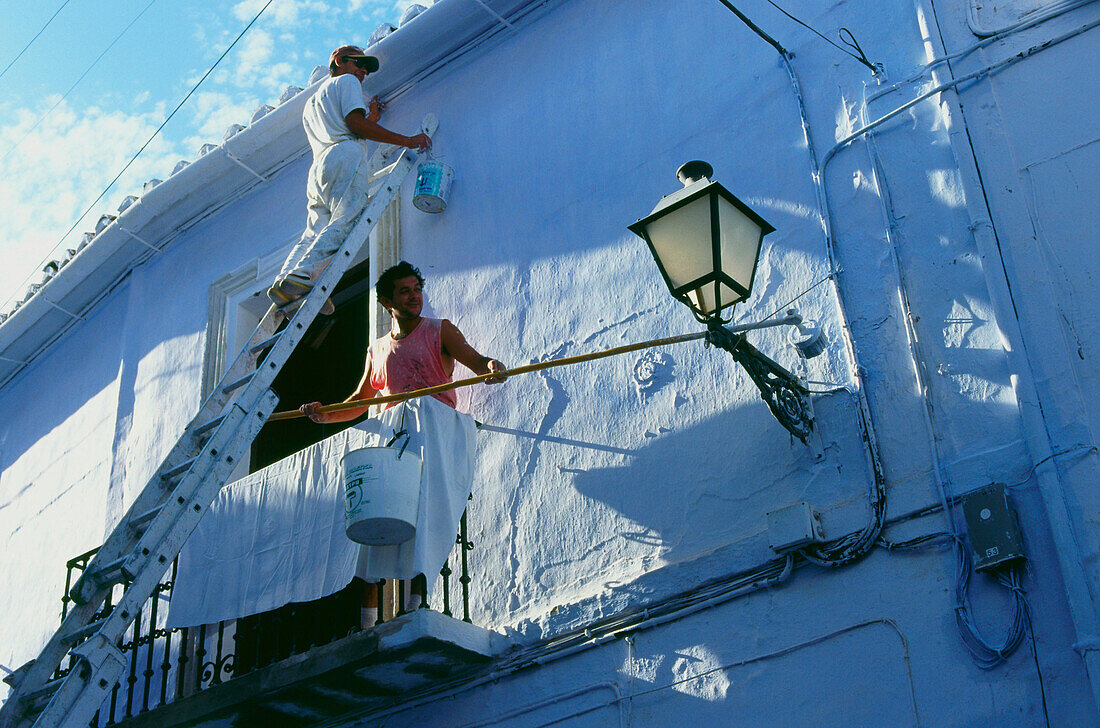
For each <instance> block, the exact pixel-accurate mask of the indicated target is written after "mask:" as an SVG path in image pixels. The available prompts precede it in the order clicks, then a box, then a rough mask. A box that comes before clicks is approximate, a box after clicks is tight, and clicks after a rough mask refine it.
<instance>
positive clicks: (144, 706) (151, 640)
mask: <svg viewBox="0 0 1100 728" xmlns="http://www.w3.org/2000/svg"><path fill="white" fill-rule="evenodd" d="M149 601H150V602H152V604H151V605H150V607H149V636H148V639H147V641H146V643H145V645H146V649H145V670H143V671H142V673H141V674H142V676H143V677H144V678H145V685H144V686H143V687H142V691H141V712H142V713H144V712H145V711H147V710H149V688H150V686H151V685H152V684H153V675H156V674H157V673H156V670H154V669H153V649H154V648H155V647H156V645H157V606H158V605H159V603H160V585H159V584H158V585H157V588H156V589H154V590H153V596H152V597H151V598H150V600H149Z"/></svg>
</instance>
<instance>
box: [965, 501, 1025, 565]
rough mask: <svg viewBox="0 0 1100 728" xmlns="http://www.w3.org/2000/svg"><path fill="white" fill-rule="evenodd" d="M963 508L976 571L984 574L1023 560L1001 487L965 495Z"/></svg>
mask: <svg viewBox="0 0 1100 728" xmlns="http://www.w3.org/2000/svg"><path fill="white" fill-rule="evenodd" d="M962 507H963V515H964V516H965V517H966V531H967V533H968V534H969V535H970V545H971V547H972V548H973V549H974V554H975V556H976V557H977V558H976V561H975V562H974V568H975V569H977V570H978V571H984V570H986V569H992V568H993V567H994V566H999V565H1001V564H1003V563H1005V562H1008V561H1013V560H1015V559H1022V558H1024V541H1023V538H1022V536H1021V535H1020V524H1019V522H1018V521H1017V520H1016V511H1015V510H1013V508H1012V504H1011V503H1009V500H1008V490H1007V489H1006V488H1005V486H1004V484H1003V483H991V484H990V485H987V486H985V487H984V488H979V489H978V490H974V491H971V492H969V493H967V494H966V495H964V496H963V497H962Z"/></svg>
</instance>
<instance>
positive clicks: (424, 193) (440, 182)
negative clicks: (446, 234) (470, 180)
mask: <svg viewBox="0 0 1100 728" xmlns="http://www.w3.org/2000/svg"><path fill="white" fill-rule="evenodd" d="M454 178H455V171H454V170H453V169H452V168H451V166H450V165H447V164H443V162H424V163H423V164H421V165H420V169H418V170H417V171H416V189H414V190H413V204H414V205H416V209H418V210H423V211H424V212H443V211H444V210H446V209H447V195H449V194H450V192H451V183H452V182H453V181H454Z"/></svg>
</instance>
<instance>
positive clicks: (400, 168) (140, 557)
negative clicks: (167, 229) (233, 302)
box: [57, 153, 415, 719]
mask: <svg viewBox="0 0 1100 728" xmlns="http://www.w3.org/2000/svg"><path fill="white" fill-rule="evenodd" d="M414 160H415V155H413V154H411V153H403V154H402V155H401V157H400V158H399V159H398V161H397V162H396V163H395V165H394V169H393V171H392V172H390V174H389V175H387V177H386V178H385V179H384V180H383V186H382V187H381V188H380V189H379V191H378V193H376V194H375V196H374V197H373V198H372V199H371V202H370V203H368V205H367V208H366V209H365V210H364V212H363V213H362V215H361V217H360V220H359V221H358V222H357V223H356V225H355V226H354V227H353V228H352V230H351V232H350V233H349V234H348V237H347V239H346V240H345V243H344V245H343V246H342V247H341V249H340V251H339V252H338V253H337V255H336V258H335V259H334V261H333V263H332V264H331V265H330V266H329V267H328V269H326V271H325V273H324V274H323V275H322V276H321V279H319V280H318V282H317V286H316V289H315V290H316V292H317V294H318V295H314V294H313V293H312V292H311V294H310V295H309V296H308V297H307V298H308V299H310V300H307V301H306V303H304V304H303V305H302V306H301V307H300V308H299V311H298V312H297V313H296V315H295V316H294V317H293V319H292V320H291V325H290V326H289V327H288V333H286V334H284V335H283V336H282V337H280V339H279V341H278V342H277V343H276V344H275V346H274V347H272V349H271V350H270V351H269V353H268V356H267V358H266V359H265V361H264V363H265V365H267V366H263V367H261V368H260V370H258V371H257V376H256V377H255V378H254V379H253V381H251V382H249V384H247V385H245V387H244V388H243V390H242V391H241V392H240V393H239V395H238V397H237V400H236V402H235V403H234V406H233V407H232V409H233V410H234V411H235V412H236V413H241V414H238V417H241V415H243V409H241V407H240V404H241V403H242V400H245V401H246V400H248V399H251V398H252V396H253V394H252V391H251V390H254V389H259V388H260V387H266V386H268V385H270V383H271V381H273V380H274V379H275V377H276V376H277V375H278V372H279V371H280V370H281V368H282V364H283V363H285V360H286V359H287V358H289V356H290V354H291V353H293V351H294V348H295V347H296V346H297V344H298V343H299V342H300V341H301V338H302V337H303V336H304V335H305V333H306V330H307V329H308V322H309V321H311V320H312V318H313V317H314V316H316V315H317V313H318V312H319V311H320V308H321V306H322V305H323V304H324V299H325V298H327V296H328V293H329V290H330V289H331V288H332V287H335V284H336V283H337V282H338V281H339V280H340V278H341V277H343V274H344V272H346V270H347V267H348V265H349V264H350V261H351V260H352V259H353V258H354V256H355V253H356V252H358V250H359V248H361V247H362V245H363V244H364V243H365V242H366V240H367V238H368V236H369V235H370V232H371V230H373V228H374V227H375V225H376V224H377V220H378V217H379V216H380V214H381V212H382V211H384V210H385V208H386V207H387V206H388V205H389V204H390V203H391V202H392V201H393V198H394V197H395V196H396V194H397V192H398V190H399V189H400V186H401V183H402V182H403V181H404V178H405V177H406V176H407V175H408V173H409V172H410V171H411V170H412V169H413V166H414ZM310 309H313V310H310ZM269 313H271V312H269ZM265 318H266V317H265ZM258 328H259V327H258ZM255 338H258V337H257V336H256V335H255V334H254V335H253V336H252V337H250V341H251V340H252V339H255ZM243 351H247V348H246V349H244V350H243ZM223 379H224V377H223ZM274 408H275V404H272V405H271V407H270V409H269V410H268V411H267V412H266V414H265V415H264V418H263V420H262V421H259V422H258V424H257V426H256V427H255V430H256V432H255V433H253V434H252V437H251V438H249V439H248V443H247V444H245V445H244V447H247V445H248V444H250V443H251V442H252V440H253V439H255V434H256V433H258V432H259V429H260V428H261V427H262V426H263V421H266V415H268V414H270V412H271V411H274ZM234 419H237V418H234ZM226 424H228V423H223V424H222V425H221V426H220V427H219V428H218V430H217V431H216V433H215V436H214V437H212V438H211V440H210V441H209V442H208V445H207V446H206V447H204V448H203V450H202V453H201V454H200V456H199V458H200V461H202V462H199V461H197V462H196V463H195V466H193V467H192V471H191V473H189V474H188V475H186V476H184V479H183V480H182V481H181V482H180V484H179V486H177V488H176V489H174V490H173V492H172V493H171V494H170V495H169V499H176V501H177V505H182V504H180V503H179V500H180V499H184V500H185V501H186V502H187V503H188V504H189V506H190V507H189V508H186V509H180V510H179V513H178V514H177V517H175V518H173V517H172V514H171V513H170V512H169V511H168V510H167V509H166V510H165V511H163V512H162V513H161V514H160V515H158V516H157V517H156V518H154V519H153V521H152V523H150V525H149V528H148V529H147V530H146V531H145V533H144V534H143V535H142V538H141V539H139V540H138V544H137V546H136V547H134V548H133V550H132V551H131V553H130V555H129V558H128V559H127V562H126V565H125V566H124V567H123V568H124V569H125V570H126V571H127V572H129V573H131V574H133V576H134V582H133V583H132V584H131V585H130V587H129V589H127V592H126V594H124V595H123V599H122V600H120V602H119V604H118V605H116V607H115V610H114V612H113V614H116V615H119V618H118V619H117V620H112V621H111V622H110V623H107V624H105V625H104V626H103V627H102V628H101V629H100V633H101V634H106V635H109V636H114V635H113V633H114V632H115V631H116V630H121V631H125V629H126V628H127V627H128V626H129V623H130V621H132V620H130V619H129V617H130V616H131V614H132V613H135V612H136V609H137V608H139V607H140V604H137V603H136V602H135V603H134V605H132V609H127V610H123V609H121V605H122V602H123V600H127V595H129V594H130V593H131V592H133V593H134V594H135V595H140V593H141V591H142V590H143V586H145V585H144V584H143V583H141V582H142V581H144V580H139V578H138V576H139V574H143V573H153V572H154V571H155V570H150V569H148V568H143V567H142V564H143V563H148V562H150V561H152V560H153V559H159V560H161V561H162V562H165V568H167V563H170V562H171V559H172V558H174V557H175V556H176V555H177V554H178V552H179V549H181V548H182V546H183V542H184V541H185V540H186V538H187V536H188V535H190V533H191V531H193V530H194V526H195V525H197V524H198V518H200V517H201V514H202V513H203V512H205V510H206V508H208V507H209V505H210V503H212V502H213V498H214V496H215V495H216V493H217V491H218V490H220V488H221V485H222V483H223V482H224V479H225V478H226V477H228V475H229V474H230V473H231V472H232V470H233V468H235V467H236V460H237V459H238V458H239V457H240V456H241V455H240V454H239V453H238V454H237V456H236V457H230V458H229V460H230V462H228V463H226V464H225V466H224V467H221V468H219V469H224V470H226V472H225V475H224V476H223V477H222V478H220V479H219V478H211V477H209V474H208V473H207V472H205V471H206V470H207V467H208V464H209V463H213V464H214V467H218V466H221V465H222V463H225V460H222V459H218V460H215V457H216V456H215V455H213V454H212V453H215V452H217V451H218V448H217V447H216V445H219V444H222V445H223V448H224V447H225V445H224V444H223V442H224V441H225V440H227V439H228V438H227V437H225V436H219V434H220V433H222V432H223V431H225V430H227V429H232V428H227V427H226ZM250 429H251V428H250ZM241 449H242V451H243V447H242V448H241ZM223 454H224V453H223ZM204 466H207V467H204ZM156 478H159V473H158V475H156V476H154V482H152V483H151V484H150V485H153V486H157V485H158V484H157V483H156V482H155V479H156ZM215 481H216V482H217V485H216V487H215V488H214V489H213V492H212V493H210V494H209V496H210V497H209V498H208V499H207V498H205V497H204V496H205V495H207V494H206V493H200V492H197V491H199V489H201V487H202V484H204V483H211V482H215ZM192 488H193V489H194V490H193V491H192ZM152 490H153V488H150V487H148V486H147V488H146V489H145V491H143V492H142V493H141V494H140V495H139V498H138V499H137V500H135V504H134V505H133V506H131V508H130V509H129V510H128V511H127V515H126V517H125V518H124V521H123V522H120V524H119V526H120V527H119V528H116V529H115V531H114V532H113V533H112V537H114V536H116V535H118V534H120V533H123V532H124V531H123V528H124V527H125V529H126V530H129V528H128V525H127V524H128V522H129V520H130V519H131V518H133V516H135V515H139V514H141V513H142V512H144V510H145V509H146V508H147V507H151V506H152V505H155V504H154V503H151V501H152V500H154V498H155V496H149V498H148V500H147V499H143V498H141V496H142V495H146V493H147V492H149V491H152ZM157 495H159V494H157ZM188 496H190V497H188ZM138 500H141V501H144V502H142V503H140V505H139V504H138ZM191 513H195V514H197V517H195V518H194V519H193V520H194V523H193V524H191V525H190V527H189V528H186V533H182V535H181V533H180V531H181V528H180V527H179V523H180V521H181V520H184V521H190V520H192V519H191V518H187V519H181V518H180V517H179V516H182V515H183V514H188V515H189V514H191ZM173 533H175V535H176V536H177V538H174V539H172V541H173V542H174V541H176V540H178V541H179V543H178V545H174V546H173V550H172V551H169V550H166V549H163V548H161V549H159V550H160V551H161V552H162V553H154V550H155V546H156V545H157V544H158V542H159V544H160V545H162V546H163V545H164V540H165V539H167V538H168V536H169V535H170V534H173ZM109 540H110V539H109ZM119 540H121V541H123V542H125V541H126V539H125V538H124V537H120V538H119ZM111 545H113V544H111ZM123 550H124V549H123V548H119V547H116V548H109V544H106V543H105V544H104V547H102V548H101V549H100V552H99V553H97V555H96V556H97V557H99V555H100V554H104V553H106V554H107V557H105V558H99V559H98V561H99V563H110V561H111V560H112V558H109V557H113V558H116V559H117V558H119V557H121V556H122V555H123V553H121V552H122V551H123ZM143 551H147V552H148V553H142V552H143ZM96 560H97V559H93V563H90V564H89V566H88V568H87V569H85V571H84V574H82V575H81V578H80V580H78V581H77V584H76V585H74V587H73V589H74V591H75V590H78V589H89V588H91V589H95V588H96V587H98V588H101V589H102V590H103V591H104V593H105V592H106V589H109V588H110V585H109V584H108V585H107V586H105V587H99V585H98V584H95V586H94V587H88V586H85V585H84V584H87V583H88V582H92V580H93V579H94V575H95V573H96V572H95V570H94V569H95V567H96V563H95V562H96ZM134 572H139V574H134ZM160 576H161V574H157V576H156V577H155V578H153V581H151V582H150V584H149V587H150V590H151V589H152V588H154V587H155V586H156V583H159V579H160ZM82 582H84V583H83V584H82ZM92 583H94V582H92ZM93 593H94V592H93ZM147 598H148V595H140V596H135V597H134V599H138V600H140V601H141V603H142V604H144V602H145V600H146V599H147ZM128 601H129V600H128ZM124 612H126V613H127V614H125V615H124ZM121 631H119V632H118V635H117V636H118V637H121V634H122V632H121ZM62 659H64V654H60V655H59V656H58V658H57V662H58V664H60V661H61V660H62ZM112 684H113V683H112ZM89 719H90V718H89Z"/></svg>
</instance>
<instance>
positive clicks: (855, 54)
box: [768, 0, 883, 74]
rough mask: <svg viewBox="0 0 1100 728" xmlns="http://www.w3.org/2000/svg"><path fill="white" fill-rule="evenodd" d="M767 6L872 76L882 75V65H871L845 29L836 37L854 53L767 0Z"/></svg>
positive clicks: (838, 32)
mask: <svg viewBox="0 0 1100 728" xmlns="http://www.w3.org/2000/svg"><path fill="white" fill-rule="evenodd" d="M768 4H769V5H771V6H772V7H773V8H775V9H776V10H778V11H779V12H781V13H783V14H784V15H786V16H787V17H788V18H790V19H791V20H793V21H794V22H796V23H798V24H799V25H801V26H803V27H804V28H808V29H809V30H810V31H811V32H812V33H813V34H814V35H816V36H817V37H819V38H821V39H822V40H823V41H825V42H826V43H828V44H829V45H831V46H832V47H833V48H836V49H837V50H839V51H840V52H841V53H844V54H846V55H849V56H851V57H852V58H854V59H856V60H857V61H859V62H860V63H862V64H863V65H865V66H867V67H868V68H870V69H871V73H874V74H879V73H882V71H883V67H882V64H881V63H872V62H871V60H870V59H869V58H867V54H866V53H864V52H863V49H862V48H861V47H860V45H859V42H858V41H856V38H855V36H854V35H852V31H850V30H848V29H847V28H841V29H840V30H839V31H837V35H838V36H840V39H841V41H843V42H844V44H845V45H847V46H848V47H849V48H852V49H854V51H853V50H848V48H844V47H843V46H840V45H837V44H836V43H834V42H833V41H832V40H830V39H829V38H828V37H826V36H824V35H822V34H821V33H820V32H819V31H818V30H817V28H814V27H813V26H812V25H810V24H809V23H806V22H803V21H802V20H799V19H798V18H796V17H795V16H793V15H791V14H790V13H789V12H787V11H786V10H784V9H783V8H781V7H780V6H779V5H777V4H776V3H774V2H773V1H772V0H768ZM844 33H847V34H848V37H847V38H845V37H844Z"/></svg>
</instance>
